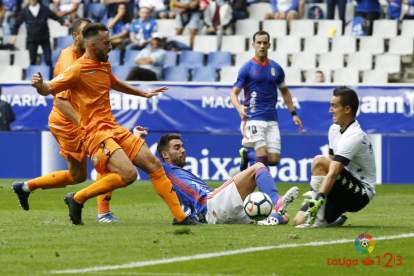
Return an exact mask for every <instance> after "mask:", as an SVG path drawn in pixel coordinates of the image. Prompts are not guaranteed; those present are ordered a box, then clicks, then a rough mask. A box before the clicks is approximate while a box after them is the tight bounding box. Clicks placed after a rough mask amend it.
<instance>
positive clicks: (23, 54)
mask: <svg viewBox="0 0 414 276" xmlns="http://www.w3.org/2000/svg"><path fill="white" fill-rule="evenodd" d="M13 54H14V59H13V65H17V66H20V67H21V68H23V69H27V67H29V65H30V55H29V51H28V50H23V51H15V52H13Z"/></svg>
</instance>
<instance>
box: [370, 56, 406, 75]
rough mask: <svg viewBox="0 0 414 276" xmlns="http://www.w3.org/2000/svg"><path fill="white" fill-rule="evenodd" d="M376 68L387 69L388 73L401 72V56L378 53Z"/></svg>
mask: <svg viewBox="0 0 414 276" xmlns="http://www.w3.org/2000/svg"><path fill="white" fill-rule="evenodd" d="M375 70H380V71H382V70H383V71H386V72H387V73H388V74H396V73H400V72H401V58H400V56H397V55H378V56H376V57H375Z"/></svg>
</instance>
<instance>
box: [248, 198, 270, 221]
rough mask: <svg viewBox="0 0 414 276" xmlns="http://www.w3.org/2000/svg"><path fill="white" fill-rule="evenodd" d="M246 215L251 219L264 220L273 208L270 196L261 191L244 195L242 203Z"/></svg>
mask: <svg viewBox="0 0 414 276" xmlns="http://www.w3.org/2000/svg"><path fill="white" fill-rule="evenodd" d="M243 208H244V211H245V212H246V215H247V216H248V217H249V218H251V219H252V220H256V221H259V220H264V219H265V218H267V217H268V216H269V215H270V213H272V210H273V204H272V200H271V199H270V197H269V196H268V195H267V194H265V193H262V192H254V193H251V194H250V195H248V196H247V197H246V199H245V200H244V203H243Z"/></svg>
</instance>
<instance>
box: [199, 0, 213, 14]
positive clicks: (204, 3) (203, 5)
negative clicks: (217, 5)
mask: <svg viewBox="0 0 414 276" xmlns="http://www.w3.org/2000/svg"><path fill="white" fill-rule="evenodd" d="M209 2H210V1H209V0H200V3H199V5H198V8H199V9H200V12H202V11H204V10H205V9H206V8H207V6H208V4H209Z"/></svg>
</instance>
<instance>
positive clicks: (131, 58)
mask: <svg viewBox="0 0 414 276" xmlns="http://www.w3.org/2000/svg"><path fill="white" fill-rule="evenodd" d="M139 52H141V51H140V50H129V51H125V56H124V65H128V66H136V63H135V57H136V56H137V55H138V54H139Z"/></svg>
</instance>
